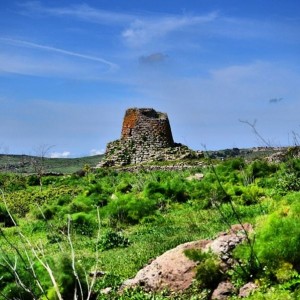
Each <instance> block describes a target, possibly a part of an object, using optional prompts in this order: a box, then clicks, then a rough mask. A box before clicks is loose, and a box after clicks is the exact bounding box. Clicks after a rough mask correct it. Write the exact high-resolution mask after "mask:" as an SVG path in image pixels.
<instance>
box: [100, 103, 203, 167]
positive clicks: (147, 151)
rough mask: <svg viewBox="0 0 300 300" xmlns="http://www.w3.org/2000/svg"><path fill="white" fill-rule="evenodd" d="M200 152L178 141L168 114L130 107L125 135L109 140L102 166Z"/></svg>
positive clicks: (186, 155)
mask: <svg viewBox="0 0 300 300" xmlns="http://www.w3.org/2000/svg"><path fill="white" fill-rule="evenodd" d="M195 156H197V155H196V153H195V152H194V151H192V150H190V149H188V147H186V146H183V145H181V144H177V143H174V140H173V136H172V131H171V126H170V123H169V119H168V116H167V114H165V113H161V112H157V111H155V110H154V109H152V108H130V109H128V110H127V111H126V113H125V117H124V120H123V126H122V133H121V139H119V140H116V141H113V142H110V143H108V144H107V147H106V152H105V158H104V159H103V161H102V162H101V163H100V164H99V166H125V165H130V164H133V165H135V164H140V163H143V162H149V161H164V160H176V159H179V158H180V159H183V158H191V157H195Z"/></svg>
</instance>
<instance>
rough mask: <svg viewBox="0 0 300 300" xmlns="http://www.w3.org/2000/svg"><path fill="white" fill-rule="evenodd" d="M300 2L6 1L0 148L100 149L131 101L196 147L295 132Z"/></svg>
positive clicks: (277, 139)
mask: <svg viewBox="0 0 300 300" xmlns="http://www.w3.org/2000/svg"><path fill="white" fill-rule="evenodd" d="M299 11H300V2H299V1H298V0H294V1H292V0H285V1H282V0H265V1H262V0H251V1H250V0H245V1H241V0H226V1H224V0H189V1H180V0H164V1H156V0H128V1H124V0H97V1H96V0H94V1H92V0H87V1H72V0H69V1H67V0H60V1H46V0H45V1H21V0H19V1H15V0H1V2H0V105H1V110H0V119H1V127H0V130H1V132H0V152H9V153H20V154H22V153H25V154H34V149H36V148H37V147H40V146H41V145H51V146H53V147H52V148H51V153H49V154H51V155H52V156H64V157H68V156H69V157H76V156H83V155H89V154H95V153H99V152H101V151H103V150H104V149H105V146H106V143H107V142H109V141H112V140H115V139H118V138H119V136H120V133H121V126H122V119H123V116H124V113H125V110H126V109H127V108H129V107H153V108H155V109H157V110H159V111H162V112H166V113H168V115H169V119H170V123H171V127H172V131H173V136H174V139H175V140H176V142H181V143H183V144H186V145H188V146H189V147H191V148H192V149H197V150H198V149H199V150H201V149H203V145H206V147H207V148H208V149H224V148H232V147H239V148H243V147H252V146H261V142H260V141H259V140H258V139H257V137H256V136H255V135H254V134H253V133H252V131H251V128H250V127H249V126H247V125H245V124H244V123H241V122H240V121H239V120H248V121H249V122H254V120H257V123H256V128H257V130H258V131H259V132H260V134H261V135H263V136H264V138H265V139H267V140H268V141H269V142H270V143H271V144H272V145H274V146H284V145H288V144H292V143H293V135H296V136H297V135H298V134H300V127H299V126H300V120H299V111H300V13H299Z"/></svg>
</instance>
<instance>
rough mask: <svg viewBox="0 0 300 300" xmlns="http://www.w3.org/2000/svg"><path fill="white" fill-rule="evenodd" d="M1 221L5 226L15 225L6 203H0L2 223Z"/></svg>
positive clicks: (0, 221)
mask: <svg viewBox="0 0 300 300" xmlns="http://www.w3.org/2000/svg"><path fill="white" fill-rule="evenodd" d="M1 223H2V224H3V226H4V227H12V226H15V224H14V222H13V220H12V219H11V217H10V215H9V213H8V211H7V209H6V207H5V206H4V204H0V224H1Z"/></svg>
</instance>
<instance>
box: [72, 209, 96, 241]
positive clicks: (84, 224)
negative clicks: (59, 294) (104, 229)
mask: <svg viewBox="0 0 300 300" xmlns="http://www.w3.org/2000/svg"><path fill="white" fill-rule="evenodd" d="M71 220H72V224H73V227H74V229H75V231H76V232H77V233H79V234H82V235H87V236H92V234H93V233H94V231H95V229H96V222H95V219H94V217H93V216H92V215H90V214H86V213H84V212H79V213H75V214H72V215H71Z"/></svg>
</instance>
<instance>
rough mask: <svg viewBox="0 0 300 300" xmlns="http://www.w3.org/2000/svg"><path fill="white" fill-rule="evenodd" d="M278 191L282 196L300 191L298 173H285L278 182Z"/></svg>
mask: <svg viewBox="0 0 300 300" xmlns="http://www.w3.org/2000/svg"><path fill="white" fill-rule="evenodd" d="M276 189H277V191H278V192H279V193H280V194H282V195H285V194H286V193H288V192H289V191H300V176H299V175H298V174H297V173H296V172H289V173H287V172H285V173H283V174H282V175H281V176H280V177H279V179H278V181H277V184H276Z"/></svg>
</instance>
